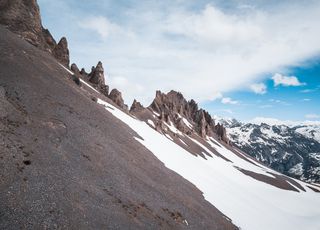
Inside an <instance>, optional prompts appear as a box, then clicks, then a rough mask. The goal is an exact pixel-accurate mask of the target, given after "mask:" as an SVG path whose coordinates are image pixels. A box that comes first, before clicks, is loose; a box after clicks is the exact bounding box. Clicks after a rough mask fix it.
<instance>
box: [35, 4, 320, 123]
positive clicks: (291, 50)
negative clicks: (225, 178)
mask: <svg viewBox="0 0 320 230" xmlns="http://www.w3.org/2000/svg"><path fill="white" fill-rule="evenodd" d="M38 2H39V5H40V9H41V14H42V19H43V24H44V26H45V27H47V28H49V29H50V31H51V32H52V34H53V36H54V37H55V38H56V39H58V38H60V37H62V36H66V37H67V38H68V41H69V47H70V53H71V61H72V62H75V63H77V64H78V66H79V67H85V68H86V69H87V70H88V71H89V69H90V68H91V66H92V65H95V64H96V63H97V62H98V61H99V60H101V61H102V62H103V64H104V67H105V70H106V82H107V84H109V85H110V86H111V87H112V88H113V87H115V88H118V89H120V90H121V91H122V92H123V96H124V99H125V101H126V103H128V104H131V102H132V100H133V99H134V98H137V99H138V100H139V101H141V102H142V103H143V104H145V105H148V104H149V103H150V102H151V100H152V99H153V97H154V94H155V90H157V89H160V90H162V91H168V90H171V89H174V90H177V91H181V92H182V93H183V94H184V95H185V96H186V97H187V98H188V99H191V98H194V99H195V100H197V101H199V102H200V104H201V106H203V107H205V108H206V109H207V110H209V112H211V113H212V114H216V115H219V116H225V117H234V118H237V119H241V120H252V119H254V118H256V117H271V118H276V119H281V120H300V121H302V120H320V109H319V106H318V105H317V103H318V100H319V98H320V89H319V86H320V76H319V75H320V58H319V57H320V55H319V54H320V42H319V37H320V27H319V21H320V2H319V1H313V0H310V1H303V3H302V1H295V0H291V1H286V0H284V1H281V2H279V1H273V0H271V1H262V0H257V1H249V0H246V1H245V0H230V1H222V0H216V1H208V0H200V1H192V0H176V1H169V0H164V1H147V0H145V1H143V0H141V1H133V0H129V1H128V0H127V1H124V0H117V1H116V0H97V1H75V0H69V1H63V0H57V1H49V0H38Z"/></svg>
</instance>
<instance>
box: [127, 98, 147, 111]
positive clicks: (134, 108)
mask: <svg viewBox="0 0 320 230" xmlns="http://www.w3.org/2000/svg"><path fill="white" fill-rule="evenodd" d="M143 110H145V108H144V107H143V105H142V104H141V103H140V102H138V101H137V100H136V99H134V100H133V103H132V105H131V107H130V111H129V112H130V113H133V114H136V113H139V112H141V111H143Z"/></svg>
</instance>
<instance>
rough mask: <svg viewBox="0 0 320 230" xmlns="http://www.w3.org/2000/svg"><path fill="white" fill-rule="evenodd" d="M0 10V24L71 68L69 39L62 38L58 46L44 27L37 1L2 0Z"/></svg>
mask: <svg viewBox="0 0 320 230" xmlns="http://www.w3.org/2000/svg"><path fill="white" fill-rule="evenodd" d="M0 9H1V14H0V24H2V25H4V26H6V27H7V28H8V29H9V30H10V31H12V32H14V33H16V34H18V35H20V36H21V37H22V38H23V39H25V40H26V41H28V42H29V43H30V44H32V45H34V46H36V47H38V48H40V49H41V50H44V51H47V52H49V53H51V54H52V55H53V56H54V57H55V58H56V59H57V60H58V61H59V62H60V63H62V64H63V65H64V66H69V50H68V42H67V39H66V38H65V37H63V38H61V40H60V41H59V43H58V44H57V43H56V41H55V39H54V38H53V37H52V35H51V33H50V31H49V30H47V29H45V28H44V27H43V26H42V22H41V16H40V10H39V6H38V4H37V2H36V0H30V1H27V0H24V1H21V0H1V1H0Z"/></svg>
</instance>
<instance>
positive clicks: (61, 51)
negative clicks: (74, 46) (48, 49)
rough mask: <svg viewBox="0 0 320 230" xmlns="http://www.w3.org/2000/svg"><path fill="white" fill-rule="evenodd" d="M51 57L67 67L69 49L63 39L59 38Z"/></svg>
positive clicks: (65, 40)
mask: <svg viewBox="0 0 320 230" xmlns="http://www.w3.org/2000/svg"><path fill="white" fill-rule="evenodd" d="M52 53H53V56H54V57H55V58H56V59H57V60H58V61H59V62H60V63H61V64H62V65H64V66H67V67H68V66H69V62H70V59H69V49H68V42H67V39H66V38H65V37H63V38H61V40H60V41H59V43H58V45H56V46H55V48H54V49H53V51H52Z"/></svg>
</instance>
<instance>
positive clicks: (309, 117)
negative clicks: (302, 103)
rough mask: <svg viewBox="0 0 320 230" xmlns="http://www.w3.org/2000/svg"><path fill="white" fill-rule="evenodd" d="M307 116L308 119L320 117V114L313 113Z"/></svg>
mask: <svg viewBox="0 0 320 230" xmlns="http://www.w3.org/2000/svg"><path fill="white" fill-rule="evenodd" d="M305 117H306V118H307V119H319V118H320V115H318V114H314V113H312V114H307V115H306V116H305Z"/></svg>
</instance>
